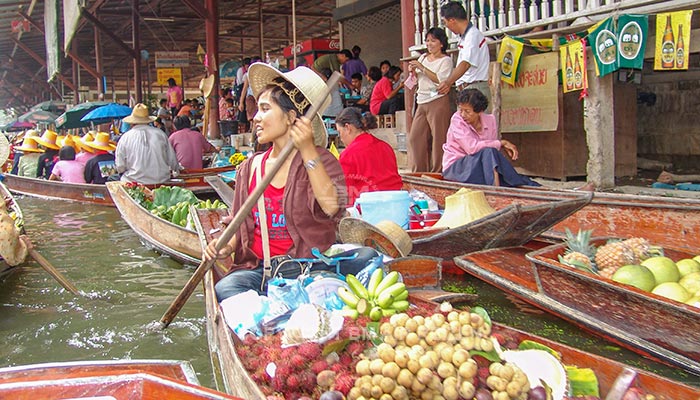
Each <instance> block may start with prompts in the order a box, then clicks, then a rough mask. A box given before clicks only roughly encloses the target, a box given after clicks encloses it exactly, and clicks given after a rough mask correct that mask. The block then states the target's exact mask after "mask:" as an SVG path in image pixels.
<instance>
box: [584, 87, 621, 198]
mask: <svg viewBox="0 0 700 400" xmlns="http://www.w3.org/2000/svg"><path fill="white" fill-rule="evenodd" d="M613 76H615V74H608V75H605V76H603V77H596V76H591V79H589V80H588V96H587V97H585V98H584V100H583V106H584V115H583V127H584V129H585V131H586V141H587V142H588V164H587V166H586V173H587V174H588V179H587V180H588V182H589V183H592V184H594V185H595V187H596V188H598V189H606V188H611V187H613V186H615V115H614V112H613V107H612V104H613V99H614V96H613Z"/></svg>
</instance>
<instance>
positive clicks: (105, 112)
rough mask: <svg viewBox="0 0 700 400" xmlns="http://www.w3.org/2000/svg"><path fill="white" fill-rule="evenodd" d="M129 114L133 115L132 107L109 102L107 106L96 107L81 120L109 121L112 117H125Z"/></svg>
mask: <svg viewBox="0 0 700 400" xmlns="http://www.w3.org/2000/svg"><path fill="white" fill-rule="evenodd" d="M129 115H131V107H127V106H123V105H121V104H117V103H109V104H107V105H105V106H102V107H97V108H95V109H94V110H92V111H90V112H89V113H87V114H85V116H84V117H83V118H81V119H80V120H81V121H82V122H91V121H92V122H97V121H108V120H111V119H119V118H124V117H126V116H129Z"/></svg>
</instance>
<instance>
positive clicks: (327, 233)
mask: <svg viewBox="0 0 700 400" xmlns="http://www.w3.org/2000/svg"><path fill="white" fill-rule="evenodd" d="M316 150H317V151H318V153H319V155H320V157H321V161H322V162H323V166H324V167H325V169H326V172H328V175H329V176H330V178H331V180H332V181H333V182H335V183H336V185H337V187H338V212H337V213H336V214H335V215H334V216H332V217H329V216H327V215H326V213H324V212H323V210H322V209H321V206H320V205H319V204H318V202H317V201H316V198H315V197H314V192H313V188H312V187H311V182H310V181H309V175H308V173H307V172H306V168H304V164H303V160H302V158H301V154H299V153H298V152H295V154H294V155H293V156H292V157H294V158H293V159H292V164H291V166H290V167H289V176H288V177H287V184H286V186H285V187H284V201H283V207H284V216H285V219H286V221H287V230H288V231H289V235H290V236H291V238H292V241H293V242H294V245H293V246H292V248H291V249H290V250H289V255H291V256H292V257H294V258H311V257H313V256H312V255H311V249H312V248H314V247H317V248H318V249H319V250H321V251H325V250H327V249H328V248H329V247H330V246H331V245H332V244H333V243H334V242H335V238H336V234H335V232H336V229H337V227H338V222H339V221H340V219H341V218H342V217H343V215H344V214H345V207H346V201H347V187H346V186H345V176H344V175H343V169H342V168H341V167H340V163H339V162H338V160H337V159H336V158H335V156H333V155H332V154H331V153H330V152H328V150H326V149H324V148H322V147H316ZM258 154H259V153H258ZM256 155H257V154H256ZM252 160H253V157H251V158H249V159H248V160H246V161H245V162H243V164H241V166H240V168H239V169H238V173H237V174H236V189H235V194H234V196H233V203H232V208H231V212H232V213H235V210H238V209H240V208H241V206H242V205H243V203H244V202H245V200H246V199H247V198H248V192H249V190H248V187H249V186H248V182H249V178H250V174H251V172H252V171H251V165H252ZM254 230H255V219H254V218H253V215H252V213H251V214H250V215H249V216H248V218H246V219H245V221H244V222H243V224H242V225H241V228H240V229H239V230H238V232H237V233H236V252H235V253H234V259H233V260H234V266H233V267H232V268H231V271H235V270H240V269H254V268H256V267H257V266H258V259H257V257H256V256H255V253H253V251H252V250H251V249H250V247H251V245H252V243H253V235H254Z"/></svg>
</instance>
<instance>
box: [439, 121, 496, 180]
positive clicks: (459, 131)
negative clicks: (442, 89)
mask: <svg viewBox="0 0 700 400" xmlns="http://www.w3.org/2000/svg"><path fill="white" fill-rule="evenodd" d="M486 147H493V148H495V149H499V150H500V148H501V141H500V140H499V139H498V126H497V125H496V118H495V117H494V116H493V115H492V114H484V113H481V135H479V134H478V133H477V132H476V130H474V128H473V127H472V126H471V125H469V124H468V123H467V122H466V121H464V119H463V118H462V116H461V115H459V111H457V112H455V113H454V114H452V118H451V119H450V128H449V129H448V130H447V142H445V144H443V145H442V150H443V151H444V154H443V156H442V170H443V171H444V170H446V169H447V167H449V166H450V165H452V163H454V162H455V161H457V160H459V159H460V158H462V157H464V156H466V155H473V154H476V153H477V152H478V151H479V150H481V149H484V148H486Z"/></svg>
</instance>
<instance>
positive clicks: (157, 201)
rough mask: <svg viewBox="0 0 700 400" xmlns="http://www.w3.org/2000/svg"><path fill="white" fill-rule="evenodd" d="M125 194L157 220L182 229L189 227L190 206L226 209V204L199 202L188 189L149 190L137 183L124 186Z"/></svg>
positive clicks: (208, 201)
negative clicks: (170, 223)
mask: <svg viewBox="0 0 700 400" xmlns="http://www.w3.org/2000/svg"><path fill="white" fill-rule="evenodd" d="M125 189H126V191H127V193H129V195H130V196H131V197H132V198H133V199H134V200H136V201H138V202H139V204H140V205H141V206H142V207H143V208H145V209H147V210H149V211H150V212H151V214H153V215H155V216H156V217H158V218H162V219H164V220H167V221H170V222H172V223H173V224H175V225H179V226H182V227H191V226H192V218H191V217H190V205H195V206H196V207H197V208H207V209H209V208H227V207H226V204H224V203H222V202H221V201H219V199H216V200H214V201H213V202H212V201H211V200H209V199H207V200H200V199H198V198H197V196H195V194H194V193H193V192H192V191H191V190H188V189H184V188H181V187H179V186H160V187H158V188H156V189H153V190H150V189H148V188H146V187H145V186H143V185H139V184H137V183H128V184H126V185H125Z"/></svg>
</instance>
